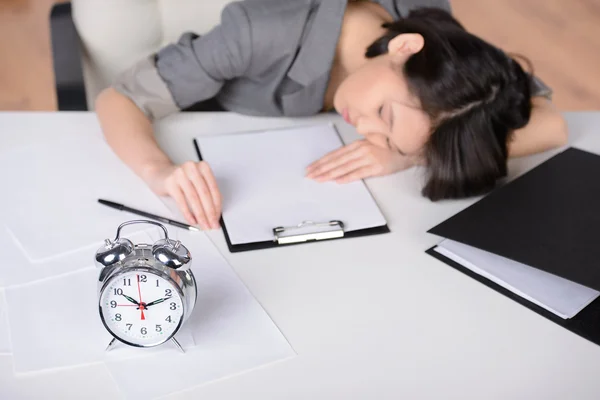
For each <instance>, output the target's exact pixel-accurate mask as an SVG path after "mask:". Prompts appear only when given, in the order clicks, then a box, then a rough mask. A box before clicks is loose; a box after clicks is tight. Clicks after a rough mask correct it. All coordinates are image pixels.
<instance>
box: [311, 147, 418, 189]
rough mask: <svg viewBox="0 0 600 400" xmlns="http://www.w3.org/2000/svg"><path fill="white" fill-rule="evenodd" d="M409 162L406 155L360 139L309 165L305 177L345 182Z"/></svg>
mask: <svg viewBox="0 0 600 400" xmlns="http://www.w3.org/2000/svg"><path fill="white" fill-rule="evenodd" d="M413 165H414V163H413V162H412V159H411V158H410V157H407V156H403V155H402V154H400V153H398V152H397V151H394V150H391V149H387V148H383V147H380V146H377V145H375V144H373V143H371V142H369V141H367V140H365V139H362V140H357V141H355V142H354V143H351V144H349V145H347V146H344V147H342V148H340V149H337V150H335V151H332V152H331V153H329V154H326V155H325V156H324V157H323V158H321V159H320V160H318V161H316V162H314V163H312V164H311V165H309V166H308V168H307V169H306V173H307V175H306V177H307V178H310V179H314V180H316V181H318V182H325V181H331V180H335V181H336V182H337V183H348V182H352V181H355V180H360V179H364V178H368V177H371V176H381V175H387V174H391V173H394V172H397V171H401V170H403V169H407V168H410V167H412V166H413Z"/></svg>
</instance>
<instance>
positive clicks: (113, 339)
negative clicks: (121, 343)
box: [104, 338, 117, 351]
mask: <svg viewBox="0 0 600 400" xmlns="http://www.w3.org/2000/svg"><path fill="white" fill-rule="evenodd" d="M116 340H117V339H115V338H112V340H111V341H110V343H109V344H108V346H106V350H104V351H109V350H110V349H112V348H113V347H112V345H113V344H114V343H115V342H116Z"/></svg>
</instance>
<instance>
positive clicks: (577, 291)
mask: <svg viewBox="0 0 600 400" xmlns="http://www.w3.org/2000/svg"><path fill="white" fill-rule="evenodd" d="M435 251H437V252H438V253H440V254H442V255H444V256H446V257H448V258H449V259H451V260H453V261H455V262H457V263H458V264H460V265H462V266H464V267H466V268H468V269H470V270H471V271H473V272H475V273H477V274H479V275H481V276H483V277H485V278H487V279H489V280H491V281H492V282H495V283H497V284H498V285H500V286H502V287H504V288H506V289H508V290H510V291H512V292H513V293H515V294H517V295H519V296H521V297H523V298H524V299H527V300H529V301H531V302H532V303H534V304H537V305H538V306H540V307H543V308H545V309H546V310H548V311H550V312H552V313H554V314H556V315H558V316H560V317H561V318H565V319H567V318H572V317H574V316H575V315H576V314H577V313H579V312H580V311H581V310H583V309H584V308H585V307H586V306H587V305H588V304H590V303H591V302H592V301H594V299H596V297H598V295H599V294H600V293H599V292H597V291H596V290H594V289H590V288H588V287H585V286H583V285H580V284H578V283H575V282H572V281H569V280H567V279H564V278H561V277H559V276H556V275H553V274H550V273H548V272H545V271H542V270H539V269H537V268H533V267H530V266H528V265H525V264H521V263H518V262H516V261H513V260H510V259H508V258H504V257H501V256H498V255H496V254H492V253H489V252H486V251H483V250H480V249H477V248H474V247H471V246H467V245H465V244H462V243H458V242H455V241H452V240H449V239H446V240H444V241H442V242H441V243H440V244H439V245H438V246H437V247H436V248H435Z"/></svg>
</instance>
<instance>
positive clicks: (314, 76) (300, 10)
mask: <svg viewBox="0 0 600 400" xmlns="http://www.w3.org/2000/svg"><path fill="white" fill-rule="evenodd" d="M375 2H376V3H379V4H380V5H381V6H383V7H384V8H385V9H386V10H387V11H388V12H389V13H390V14H391V15H392V17H393V18H394V19H399V18H401V17H402V16H405V15H406V14H407V13H408V12H409V11H410V10H411V9H413V8H415V7H420V6H434V7H438V8H443V9H445V10H448V11H451V7H450V3H449V1H448V0H376V1H375ZM347 3H348V0H245V1H236V2H232V3H230V4H228V5H227V6H225V8H224V9H223V12H222V16H221V23H220V25H218V26H216V27H215V28H213V29H212V30H211V31H209V32H208V33H206V34H205V35H203V36H200V37H199V36H197V35H196V34H194V33H192V32H188V33H185V34H183V35H182V36H181V38H180V39H179V41H178V42H177V43H174V44H170V45H168V46H166V47H164V48H162V49H160V50H159V51H158V52H157V53H156V54H153V55H151V56H150V57H148V58H146V59H144V60H141V61H140V62H138V63H137V64H136V65H134V66H132V67H131V68H129V69H128V70H126V71H124V72H123V73H122V74H121V75H120V76H119V77H118V78H117V79H116V81H115V82H114V83H113V87H114V88H115V89H116V90H118V91H119V92H121V93H122V94H124V95H126V96H128V97H129V98H131V99H132V101H133V102H134V103H135V104H136V105H137V106H138V107H139V108H140V109H141V110H142V111H143V112H144V113H145V114H146V115H147V116H148V117H149V118H150V119H151V120H153V119H156V118H161V117H164V116H166V115H168V114H171V113H174V112H177V111H179V110H182V109H185V108H188V107H190V106H192V105H194V104H196V103H198V102H200V101H204V100H208V99H213V98H214V99H216V100H217V102H218V103H219V104H220V105H221V106H222V107H223V108H225V109H227V110H230V111H235V112H239V113H241V114H247V115H259V116H289V117H295V116H309V115H314V114H317V113H318V112H320V111H321V110H322V109H323V101H324V98H325V91H326V89H327V84H328V81H329V73H330V70H331V67H332V64H333V57H334V54H335V49H336V46H337V40H338V37H339V34H340V31H341V26H342V20H343V16H344V11H345V8H346V5H347ZM534 89H535V92H536V94H546V95H548V96H549V94H550V90H549V89H548V88H547V87H546V86H545V85H544V84H543V83H542V82H541V81H539V80H538V81H536V87H535V88H534Z"/></svg>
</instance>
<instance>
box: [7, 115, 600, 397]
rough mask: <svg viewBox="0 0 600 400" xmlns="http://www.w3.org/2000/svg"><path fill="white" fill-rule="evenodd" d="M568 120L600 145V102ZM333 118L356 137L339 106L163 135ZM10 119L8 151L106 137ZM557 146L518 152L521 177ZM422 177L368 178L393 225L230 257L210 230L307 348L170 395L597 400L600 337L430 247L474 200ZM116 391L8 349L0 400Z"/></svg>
mask: <svg viewBox="0 0 600 400" xmlns="http://www.w3.org/2000/svg"><path fill="white" fill-rule="evenodd" d="M566 116H567V119H568V122H569V126H570V132H571V137H570V144H571V145H573V146H575V147H579V148H582V149H586V150H589V151H592V152H596V153H599V154H600V112H597V113H593V112H589V113H567V114H566ZM325 121H334V122H335V123H337V124H338V126H339V128H340V133H341V134H342V136H343V138H344V140H346V141H350V140H352V139H354V138H355V137H356V136H355V133H354V131H353V129H352V127H350V126H348V125H346V124H345V123H343V121H342V120H341V119H340V118H339V117H337V116H333V115H320V116H317V117H314V118H307V119H299V120H291V119H289V120H288V119H277V120H274V119H266V118H252V117H244V116H239V115H231V114H226V113H206V114H192V113H190V114H180V115H177V116H173V117H169V118H167V119H165V120H164V121H162V122H161V123H160V124H159V125H158V126H157V137H158V140H159V143H161V146H162V147H163V148H164V149H165V151H167V153H168V154H169V155H170V156H171V157H172V158H173V159H174V160H175V161H177V162H182V161H185V160H188V159H191V160H195V159H196V155H195V152H194V148H193V146H192V142H191V140H192V138H193V137H194V136H196V135H199V134H214V133H221V132H223V133H225V132H232V131H239V130H241V129H244V130H248V129H261V128H273V127H282V126H289V125H293V124H306V123H314V122H325ZM0 127H1V134H0V148H2V149H3V151H6V149H7V148H10V147H11V146H19V145H20V144H24V143H39V145H40V146H43V144H44V142H45V141H48V140H52V138H53V137H56V136H57V135H61V134H63V133H64V132H74V131H77V132H80V133H81V135H99V127H98V124H97V122H96V119H95V115H94V114H92V113H0ZM240 127H241V128H240ZM557 151H558V150H557ZM555 153H556V151H551V152H547V153H544V154H540V155H536V156H531V157H526V158H521V159H514V160H511V161H510V164H509V169H510V174H511V175H510V176H511V179H512V178H514V177H516V176H518V175H520V174H522V173H524V172H525V171H527V170H529V169H530V168H532V167H533V166H535V165H537V164H539V163H540V162H542V161H543V160H545V159H547V158H548V157H550V156H552V155H553V154H555ZM2 173H6V172H2ZM421 182H422V170H420V169H412V170H409V171H404V172H401V173H398V174H395V175H391V176H386V177H381V178H374V179H369V180H368V181H367V185H368V186H369V188H370V190H371V191H372V193H373V195H374V197H375V199H376V201H377V202H378V204H379V205H380V207H381V209H382V211H383V213H384V215H385V216H386V218H387V220H388V222H389V227H390V229H391V233H390V234H386V235H377V236H370V237H362V238H357V239H349V240H338V241H331V242H327V243H313V244H310V245H301V246H290V247H285V248H277V249H269V250H262V251H253V252H246V253H236V254H231V253H229V252H228V250H227V245H226V243H225V240H224V238H223V234H222V232H221V231H211V232H208V233H207V235H208V236H209V238H210V239H211V240H212V241H213V243H214V244H215V245H216V246H217V248H218V249H219V250H220V251H221V253H222V254H223V255H224V256H225V258H226V259H227V260H228V261H229V263H230V264H231V265H232V267H233V268H234V270H235V271H236V272H237V274H238V275H239V277H240V278H241V279H242V280H243V282H244V283H245V284H246V285H247V286H248V288H249V289H250V291H251V292H252V293H253V295H254V296H255V297H256V298H257V300H258V301H259V302H260V303H261V304H262V306H263V307H264V308H265V309H266V311H267V312H268V313H269V315H270V316H271V318H272V319H273V321H274V322H275V323H276V324H277V325H278V327H279V328H280V330H281V331H282V333H283V334H284V335H285V337H286V338H287V339H288V341H289V342H290V344H291V345H292V347H293V348H294V350H295V351H296V352H297V353H298V356H297V357H295V358H292V359H289V360H286V361H282V362H279V363H275V364H272V365H268V366H264V367H262V368H259V369H255V370H252V371H248V372H245V373H243V374H240V375H236V376H233V377H229V378H226V379H222V380H219V381H216V382H212V383H210V384H206V385H203V386H201V387H197V388H194V389H192V390H188V391H185V392H181V393H178V394H176V395H173V396H171V398H177V399H188V398H189V399H192V398H194V399H197V398H203V399H239V398H243V399H400V398H407V399H440V398H444V399H565V398H573V399H597V398H598V396H599V393H600V379H598V377H599V376H600V347H598V346H595V345H594V344H592V343H590V342H588V341H586V340H584V339H582V338H580V337H578V336H576V335H574V334H572V333H571V332H569V331H567V330H565V329H562V328H560V327H559V326H558V325H556V324H553V323H551V322H549V321H548V320H546V319H544V318H543V317H541V316H539V315H537V314H535V313H534V312H532V311H529V310H528V309H526V308H525V307H522V306H520V305H519V304H517V303H515V302H513V301H511V300H510V299H508V298H506V297H504V296H502V295H500V294H498V293H497V292H495V291H493V290H491V289H488V288H487V287H485V286H484V285H481V284H480V283H478V282H476V281H474V280H472V279H470V278H468V277H466V276H465V275H463V274H461V273H459V272H457V271H456V270H454V269H452V268H449V267H448V266H446V265H445V264H443V263H441V262H439V261H437V260H436V259H434V258H432V257H430V256H429V255H427V254H425V253H424V251H425V250H426V249H428V248H429V247H431V246H432V245H434V244H436V243H437V242H439V241H440V238H439V237H436V236H433V235H430V234H428V233H426V232H427V230H428V229H429V228H431V227H432V226H434V225H436V224H437V223H439V222H441V221H443V220H445V219H446V218H448V217H450V216H452V215H453V214H455V213H457V212H458V211H460V210H462V209H464V208H465V207H467V206H469V205H470V204H472V203H473V202H474V201H476V200H477V199H469V200H459V201H448V202H441V203H432V202H430V201H428V200H426V199H424V198H423V197H421V196H420V194H419V188H420V183H421ZM0 202H1V200H0ZM2 267H6V266H0V268H2ZM118 397H119V395H118V389H117V387H116V386H115V384H114V382H113V381H112V379H111V378H110V375H109V374H108V372H107V371H106V370H105V369H104V367H103V366H101V365H95V366H86V367H82V368H76V369H71V370H64V371H58V372H52V373H45V374H39V375H31V376H25V377H19V378H15V377H14V376H13V374H12V364H11V358H10V357H9V356H1V357H0V398H5V399H16V398H52V399H59V398H60V399H82V398H85V399H92V398H98V399H100V398H118Z"/></svg>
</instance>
